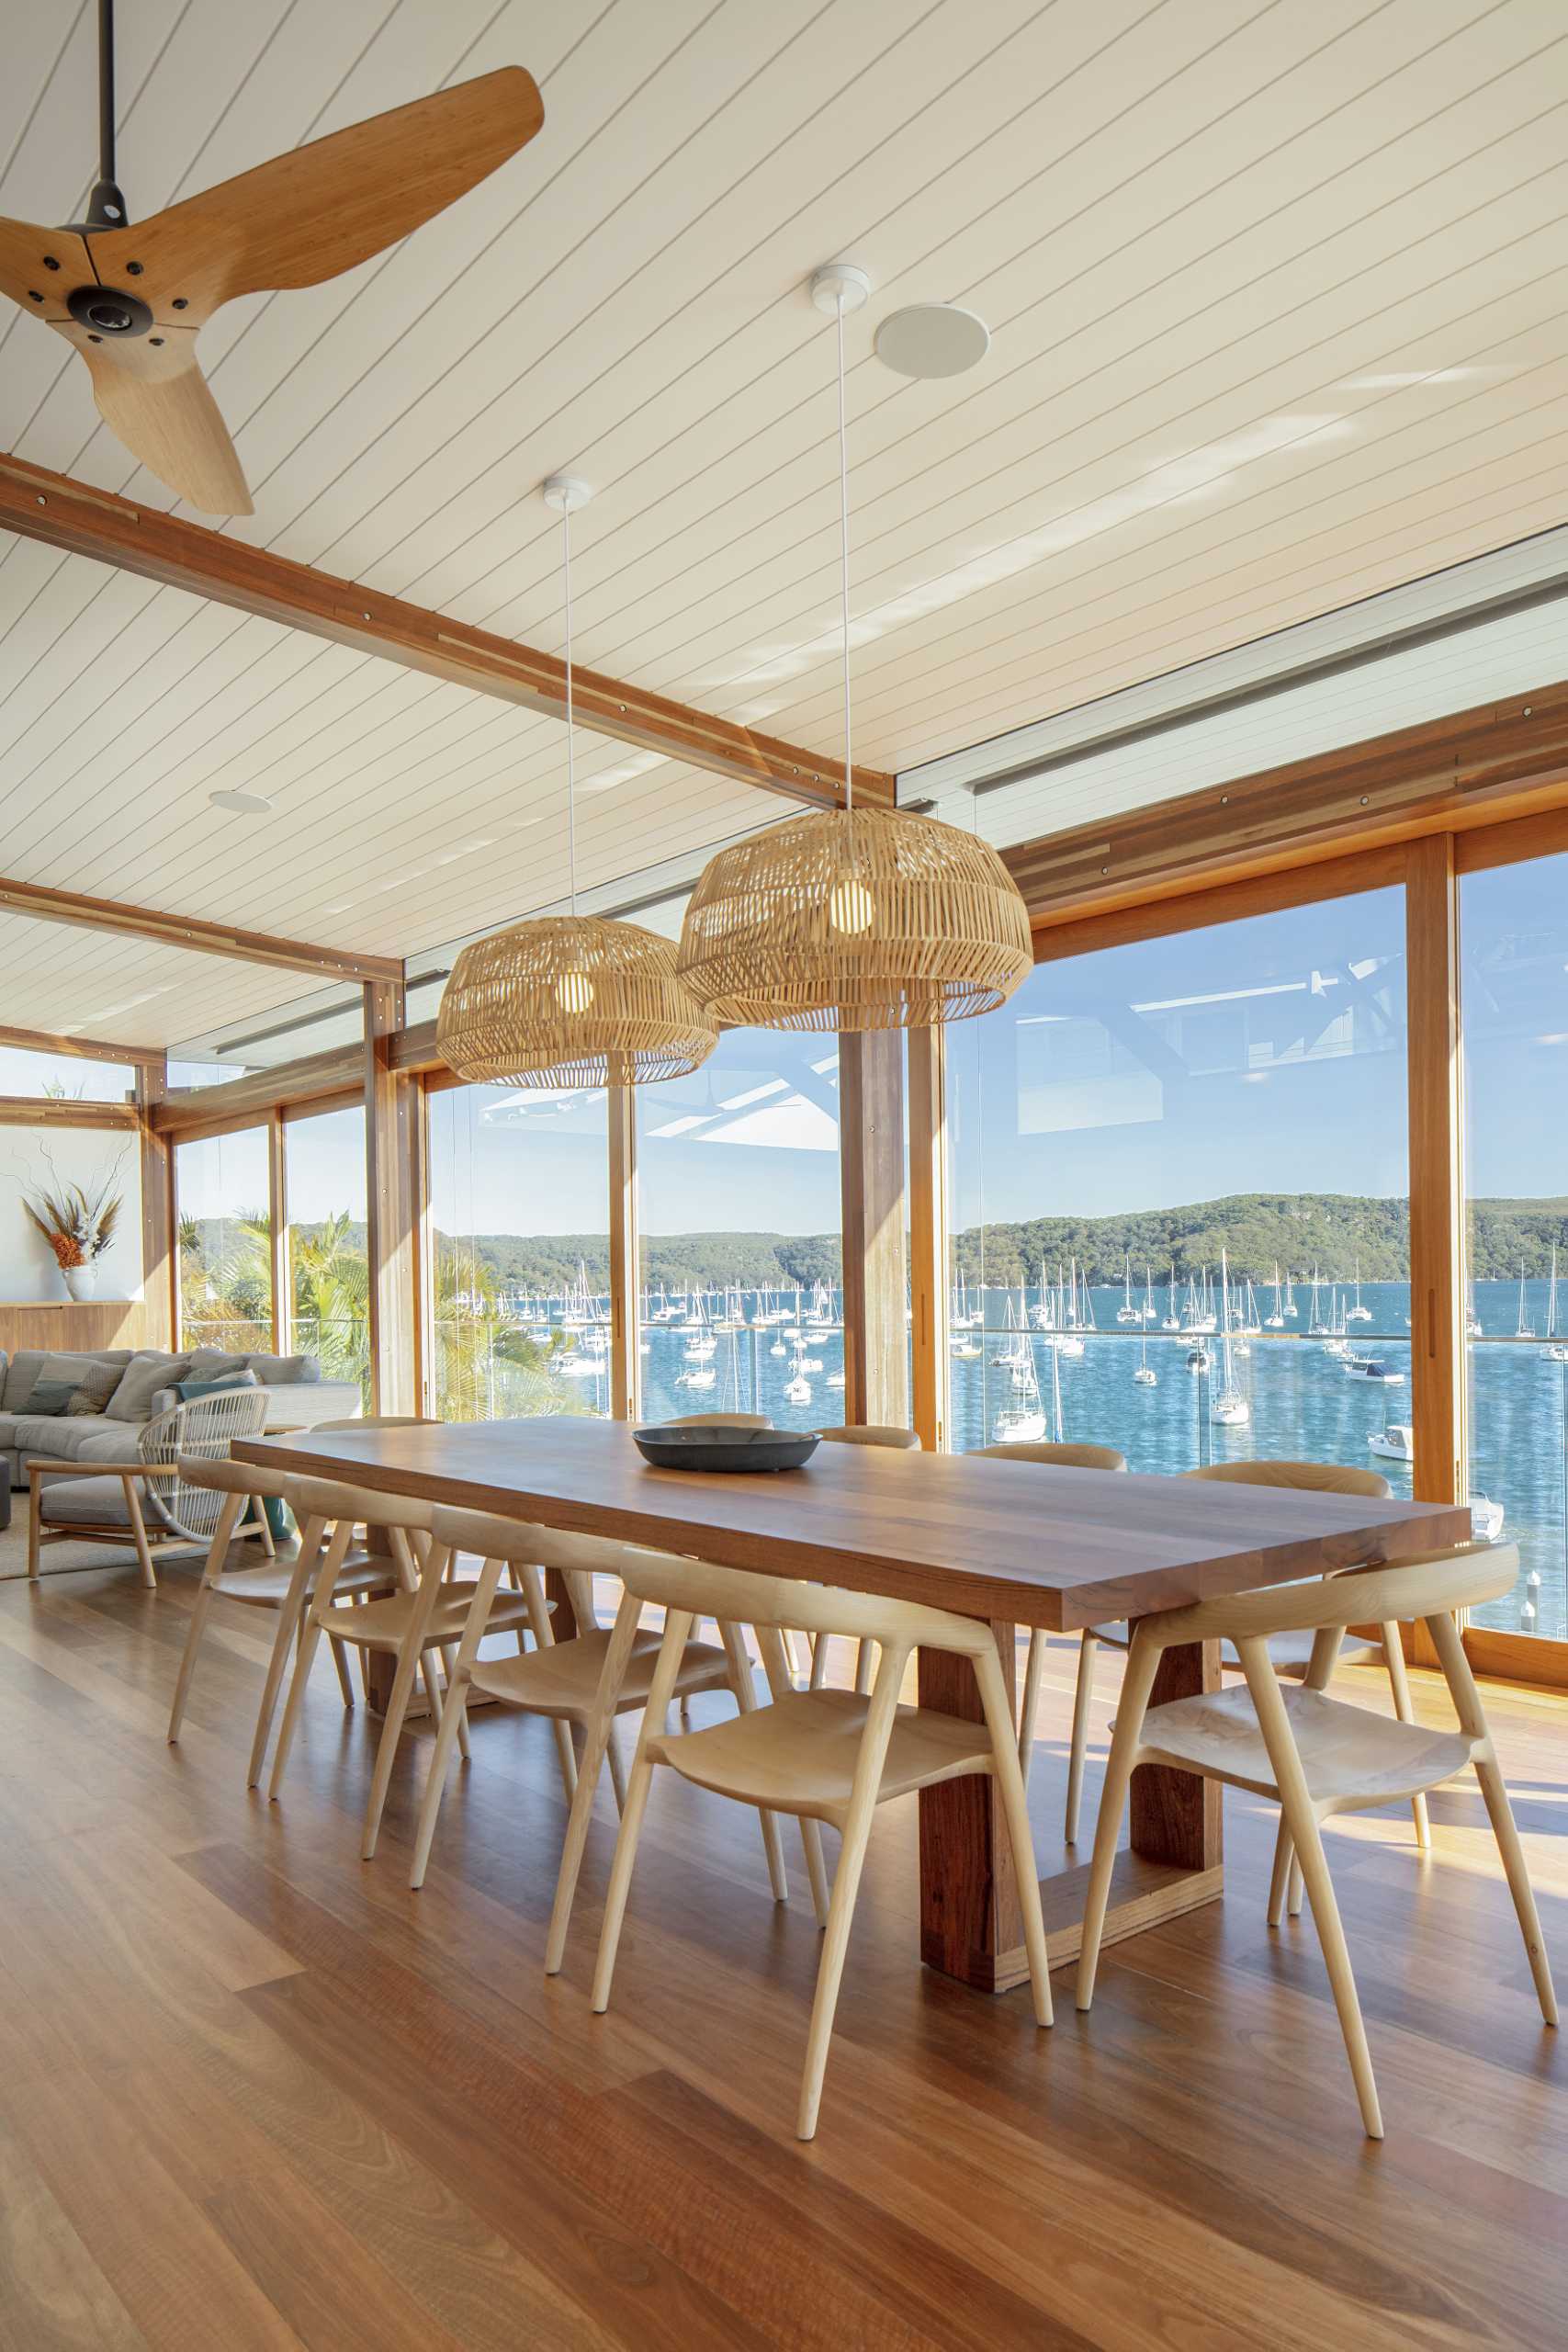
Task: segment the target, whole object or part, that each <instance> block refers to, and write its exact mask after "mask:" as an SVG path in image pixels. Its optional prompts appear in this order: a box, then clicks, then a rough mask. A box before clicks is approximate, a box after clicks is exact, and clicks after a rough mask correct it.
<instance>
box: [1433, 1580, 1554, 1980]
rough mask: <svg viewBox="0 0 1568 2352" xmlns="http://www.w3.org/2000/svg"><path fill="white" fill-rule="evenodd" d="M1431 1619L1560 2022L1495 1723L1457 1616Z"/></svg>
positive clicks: (1528, 1937)
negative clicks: (1478, 1685)
mask: <svg viewBox="0 0 1568 2352" xmlns="http://www.w3.org/2000/svg"><path fill="white" fill-rule="evenodd" d="M1426 1624H1427V1632H1428V1633H1429V1634H1431V1636H1432V1641H1433V1645H1434V1646H1435V1647H1436V1649H1437V1653H1438V1659H1439V1660H1440V1662H1441V1665H1442V1668H1443V1674H1444V1678H1445V1679H1446V1680H1447V1682H1448V1686H1449V1691H1450V1695H1451V1696H1452V1699H1453V1702H1454V1707H1455V1710H1456V1712H1457V1713H1458V1715H1459V1719H1460V1722H1461V1725H1462V1726H1463V1728H1464V1730H1465V1732H1466V1734H1467V1735H1468V1736H1469V1737H1470V1738H1472V1739H1473V1740H1475V1741H1477V1742H1478V1745H1477V1747H1475V1749H1474V1752H1473V1753H1472V1757H1471V1761H1472V1764H1473V1765H1474V1767H1475V1777H1476V1779H1477V1780H1478V1781H1480V1783H1481V1793H1482V1795H1483V1797H1484V1798H1485V1800H1486V1811H1487V1815H1488V1817H1489V1819H1490V1820H1491V1823H1492V1834H1493V1836H1494V1837H1495V1838H1496V1840H1497V1851H1498V1852H1499V1854H1501V1856H1502V1858H1503V1869H1504V1871H1505V1873H1506V1877H1507V1881H1508V1892H1509V1894H1511V1895H1512V1896H1513V1898H1514V1909H1515V1911H1516V1912H1517V1915H1518V1921H1519V1931H1520V1933H1521V1934H1522V1935H1523V1937H1524V1939H1525V1951H1526V1952H1527V1953H1528V1954H1529V1964H1530V1974H1531V1975H1532V1976H1533V1977H1534V1979H1535V1989H1536V1994H1537V1996H1538V1997H1539V1999H1540V2013H1541V2016H1542V2017H1543V2018H1545V2019H1546V2022H1547V2024H1548V2025H1555V2024H1556V2023H1557V1995H1556V1992H1555V1991H1554V1989H1553V1987H1552V1983H1551V1962H1549V1961H1548V1959H1547V1957H1546V1942H1545V1939H1544V1938H1543V1936H1542V1935H1541V1932H1540V1914H1539V1913H1538V1912H1537V1910H1536V1907H1535V1894H1534V1891H1533V1890H1532V1888H1531V1886H1530V1878H1529V1865H1528V1864H1527V1862H1526V1860H1525V1849H1524V1848H1523V1846H1522V1845H1521V1844H1520V1843H1519V1832H1518V1826H1517V1823H1516V1821H1515V1819H1514V1808H1513V1806H1512V1805H1511V1804H1509V1802H1508V1789H1507V1783H1506V1781H1505V1780H1504V1778H1503V1775H1502V1772H1501V1771H1500V1770H1499V1769H1498V1764H1497V1753H1496V1750H1495V1747H1493V1745H1492V1731H1491V1726H1490V1725H1489V1724H1488V1723H1487V1721H1486V1713H1485V1710H1484V1709H1483V1706H1482V1703H1481V1693H1480V1691H1478V1690H1477V1689H1476V1687H1475V1677H1474V1675H1473V1674H1472V1672H1471V1670H1470V1660H1469V1659H1468V1658H1467V1657H1466V1656H1465V1654H1464V1644H1463V1642H1462V1641H1461V1638H1460V1632H1459V1627H1458V1626H1457V1625H1456V1624H1455V1623H1454V1621H1453V1619H1452V1618H1451V1617H1428V1618H1427V1621H1426Z"/></svg>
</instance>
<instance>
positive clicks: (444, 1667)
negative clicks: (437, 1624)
mask: <svg viewBox="0 0 1568 2352" xmlns="http://www.w3.org/2000/svg"><path fill="white" fill-rule="evenodd" d="M439 1655H440V1658H441V1671H442V1672H443V1674H445V1676H446V1690H447V1693H448V1695H450V1693H451V1689H452V1669H453V1667H454V1665H455V1663H456V1661H457V1644H456V1643H455V1642H443V1643H442V1645H441V1649H440V1653H439ZM437 1728H438V1729H439V1725H438V1726H437ZM457 1752H458V1754H459V1755H460V1756H461V1758H462V1759H463V1761H464V1763H465V1764H467V1763H468V1762H469V1761H470V1760H471V1758H472V1755H473V1750H472V1749H471V1748H470V1747H469V1746H468V1709H467V1707H463V1708H461V1709H460V1710H459V1711H458V1715H457Z"/></svg>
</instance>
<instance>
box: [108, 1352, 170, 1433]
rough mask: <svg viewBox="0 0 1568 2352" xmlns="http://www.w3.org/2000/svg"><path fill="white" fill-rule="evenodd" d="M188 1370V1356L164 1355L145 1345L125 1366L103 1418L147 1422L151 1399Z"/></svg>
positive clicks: (150, 1412) (149, 1417) (150, 1413)
mask: <svg viewBox="0 0 1568 2352" xmlns="http://www.w3.org/2000/svg"><path fill="white" fill-rule="evenodd" d="M189 1370H190V1358H189V1357H188V1356H166V1355H162V1354H160V1353H159V1352H158V1351H156V1350H155V1349H152V1348H145V1349H143V1350H141V1352H140V1353H138V1354H136V1355H133V1356H132V1357H131V1359H130V1363H128V1364H127V1365H126V1367H125V1373H124V1375H123V1377H122V1379H121V1381H120V1384H119V1386H118V1388H117V1389H116V1390H115V1392H114V1395H113V1396H112V1397H110V1398H109V1401H108V1403H107V1405H106V1406H105V1408H104V1416H105V1419H107V1420H111V1421H150V1420H151V1419H152V1398H153V1396H154V1395H155V1393H156V1392H157V1390H159V1389H160V1388H171V1387H173V1385H174V1384H175V1381H176V1380H183V1379H184V1378H185V1376H186V1373H187V1372H188V1371H189Z"/></svg>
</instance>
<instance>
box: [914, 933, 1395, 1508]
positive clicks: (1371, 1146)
mask: <svg viewBox="0 0 1568 2352" xmlns="http://www.w3.org/2000/svg"><path fill="white" fill-rule="evenodd" d="M1404 1029H1405V1023H1404V895H1403V893H1402V892H1401V891H1398V890H1382V891H1375V892H1370V893H1368V894H1366V895H1364V896H1361V897H1357V898H1348V899H1330V900H1325V902H1324V903H1322V904H1321V905H1316V906H1309V907H1303V908H1295V909H1288V910H1284V911H1281V912H1280V913H1277V914H1269V915H1259V916H1255V917H1250V918H1248V919H1247V921H1245V922H1230V923H1224V924H1219V925H1215V926H1213V928H1211V929H1208V930H1201V931H1188V932H1182V933H1177V934H1175V935H1173V936H1171V937H1168V938H1161V939H1154V940H1148V941H1143V942H1138V943H1135V944H1130V945H1126V946H1120V947H1109V948H1105V949H1102V950H1100V951H1097V952H1096V953H1094V954H1091V955H1087V956H1073V957H1069V958H1063V959H1061V960H1058V961H1056V962H1055V963H1047V964H1042V965H1040V966H1038V967H1037V968H1036V969H1035V971H1034V972H1033V973H1032V975H1031V977H1030V978H1029V979H1028V980H1027V981H1026V982H1025V983H1024V985H1023V987H1022V988H1021V989H1020V990H1019V992H1018V994H1017V995H1016V996H1015V997H1014V998H1013V1000H1012V1001H1011V1002H1010V1004H1008V1005H1006V1006H1004V1007H1003V1009H1002V1010H1001V1011H1000V1012H997V1013H993V1014H990V1015H987V1017H986V1018H985V1019H983V1020H979V1021H969V1022H964V1023H961V1024H959V1025H958V1026H957V1027H955V1028H953V1030H951V1031H950V1032H949V1035H948V1068H949V1082H948V1100H949V1115H950V1122H951V1136H952V1144H951V1153H952V1170H951V1180H952V1201H953V1205H952V1212H951V1215H952V1223H953V1251H952V1264H951V1272H952V1280H953V1341H952V1344H953V1366H952V1371H953V1408H952V1417H951V1418H952V1435H951V1441H950V1442H951V1443H952V1444H953V1447H954V1449H955V1450H957V1451H967V1450H968V1449H971V1448H973V1447H976V1446H979V1445H987V1444H991V1443H995V1442H1008V1441H1010V1440H1012V1441H1021V1440H1028V1439H1041V1438H1045V1439H1065V1440H1066V1441H1068V1442H1077V1443H1084V1442H1089V1443H1094V1444H1101V1445H1110V1446H1114V1447H1115V1448H1116V1449H1117V1450H1118V1451H1119V1452H1121V1453H1124V1454H1125V1455H1126V1457H1127V1460H1128V1462H1129V1464H1131V1466H1132V1467H1133V1468H1134V1470H1145V1471H1158V1472H1167V1473H1168V1472H1174V1471H1181V1470H1187V1469H1190V1468H1192V1467H1194V1466H1195V1465H1197V1464H1201V1463H1208V1462H1213V1461H1222V1462H1223V1461H1246V1460H1249V1459H1257V1458H1259V1457H1269V1456H1271V1457H1273V1458H1275V1459H1286V1460H1289V1459H1309V1460H1313V1461H1318V1462H1330V1463H1346V1464H1355V1465H1357V1466H1359V1467H1366V1466H1368V1465H1371V1466H1372V1467H1375V1468H1377V1469H1379V1470H1381V1471H1382V1472H1384V1473H1386V1475H1387V1476H1389V1478H1390V1479H1391V1480H1392V1481H1393V1485H1394V1487H1395V1489H1396V1491H1398V1492H1400V1493H1405V1494H1407V1493H1408V1492H1409V1481H1410V1467H1409V1459H1408V1455H1409V1425H1410V1403H1409V1398H1410V1385H1409V1383H1410V1337H1409V1332H1410V1326H1409V1310H1410V1300H1409V1279H1408V1277H1409V1266H1408V1254H1407V1235H1408V1202H1407V1197H1406V1195H1407V1182H1406V1138H1405V1070H1404V1053H1405V1037H1404Z"/></svg>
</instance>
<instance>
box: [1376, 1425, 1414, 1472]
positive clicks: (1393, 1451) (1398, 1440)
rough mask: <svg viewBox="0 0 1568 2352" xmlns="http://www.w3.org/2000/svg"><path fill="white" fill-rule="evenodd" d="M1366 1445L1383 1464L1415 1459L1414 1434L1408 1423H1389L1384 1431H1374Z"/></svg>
mask: <svg viewBox="0 0 1568 2352" xmlns="http://www.w3.org/2000/svg"><path fill="white" fill-rule="evenodd" d="M1367 1444H1368V1446H1369V1447H1370V1448H1371V1452H1372V1453H1375V1454H1378V1455H1379V1456H1380V1457H1381V1458H1382V1460H1383V1461H1384V1462H1414V1461H1415V1459H1416V1433H1415V1431H1414V1430H1412V1428H1411V1426H1410V1424H1409V1422H1408V1421H1390V1423H1389V1424H1388V1427H1387V1428H1386V1429H1381V1430H1373V1431H1372V1433H1371V1437H1369V1438H1368V1440H1367Z"/></svg>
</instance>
